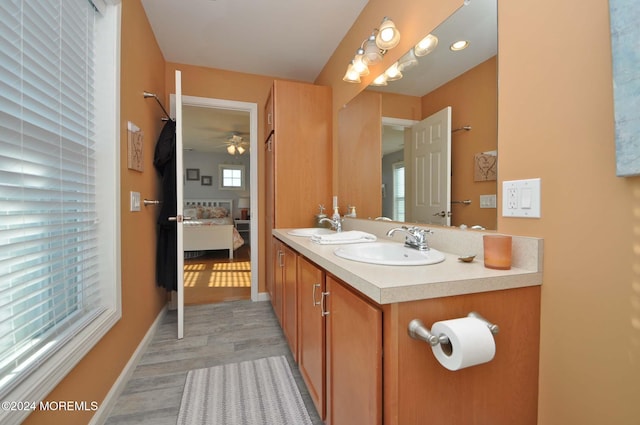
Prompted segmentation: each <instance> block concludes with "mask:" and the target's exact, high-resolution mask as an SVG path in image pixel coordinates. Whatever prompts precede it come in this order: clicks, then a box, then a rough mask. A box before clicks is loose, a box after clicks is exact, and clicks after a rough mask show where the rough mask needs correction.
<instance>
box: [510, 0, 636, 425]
mask: <svg viewBox="0 0 640 425" xmlns="http://www.w3.org/2000/svg"><path fill="white" fill-rule="evenodd" d="M608 6H609V5H608V1H607V0H591V1H589V2H580V1H577V0H568V1H562V2H558V1H555V0H520V1H518V2H512V1H500V2H498V7H499V18H498V23H499V29H498V34H499V37H500V43H499V45H500V52H499V55H500V58H499V61H498V75H499V78H500V92H499V98H498V110H499V113H498V117H499V119H498V146H499V147H498V149H499V155H500V162H499V166H498V173H499V174H498V176H499V179H500V181H502V180H512V179H521V178H530V177H540V178H541V179H542V201H541V202H542V218H541V219H539V220H527V219H514V218H499V219H498V228H499V229H500V230H501V231H503V232H507V233H514V234H519V235H534V236H540V237H543V238H544V285H543V287H542V329H541V347H540V402H539V403H540V405H539V423H540V424H544V425H556V424H557V425H565V424H581V425H591V424H593V425H600V424H604V423H606V424H616V425H637V424H638V423H640V402H639V401H640V279H639V277H640V236H639V235H640V178H638V177H633V178H620V177H616V176H615V144H614V123H613V105H612V101H613V100H612V72H611V47H610V33H609V9H608ZM576 14H579V16H580V19H576V16H578V15H576ZM585 42H586V43H585ZM569 46H582V47H577V48H572V47H569ZM636 112H637V111H636Z"/></svg>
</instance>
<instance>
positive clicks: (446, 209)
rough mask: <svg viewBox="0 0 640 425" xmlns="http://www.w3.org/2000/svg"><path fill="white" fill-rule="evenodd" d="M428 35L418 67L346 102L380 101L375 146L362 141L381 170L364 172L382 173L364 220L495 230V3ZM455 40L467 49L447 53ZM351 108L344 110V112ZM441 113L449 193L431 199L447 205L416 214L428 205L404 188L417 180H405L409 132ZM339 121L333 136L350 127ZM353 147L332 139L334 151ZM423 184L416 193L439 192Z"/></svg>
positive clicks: (410, 160)
mask: <svg viewBox="0 0 640 425" xmlns="http://www.w3.org/2000/svg"><path fill="white" fill-rule="evenodd" d="M430 34H431V35H434V36H436V37H437V38H438V44H437V47H436V48H435V49H434V50H433V51H432V52H431V53H429V54H427V55H426V56H423V57H418V58H417V59H418V64H416V65H414V66H412V67H411V68H410V69H409V68H407V69H406V70H404V71H403V78H402V79H400V80H397V81H393V82H388V83H387V85H386V86H383V87H369V88H368V89H367V90H365V91H364V92H363V93H361V94H360V95H358V96H357V97H356V98H355V99H353V100H352V102H353V103H356V102H358V101H359V99H358V98H359V97H361V96H364V95H365V93H369V94H368V95H367V96H369V98H372V95H374V93H375V94H378V96H379V102H380V105H379V110H381V124H382V132H381V140H380V141H372V140H369V141H368V144H369V145H370V146H372V148H374V147H375V146H378V143H380V145H379V146H380V149H381V156H382V161H381V165H377V166H373V165H371V164H370V165H369V167H370V168H379V169H380V172H381V175H380V179H379V181H380V182H381V188H382V190H381V191H380V192H381V205H380V210H379V214H375V213H374V214H371V215H375V216H386V217H389V218H393V219H395V220H398V221H410V222H416V223H436V224H445V225H447V222H446V220H447V219H448V220H450V225H453V226H460V225H463V224H464V225H466V226H469V227H471V226H481V227H483V228H486V229H496V227H497V209H496V207H495V206H496V201H497V200H496V195H497V186H496V176H495V165H496V163H495V162H496V161H495V159H496V157H497V127H498V126H497V106H498V105H497V89H498V85H497V2H496V0H474V1H473V2H470V3H469V4H468V5H466V6H462V7H461V8H460V9H458V10H457V11H456V12H455V13H454V14H453V15H451V16H450V17H449V18H448V19H447V20H446V21H445V22H443V23H442V24H440V25H439V26H438V27H437V28H436V29H434V30H432V31H431V32H430ZM425 35H427V34H425ZM459 40H466V41H468V47H467V48H466V49H463V50H460V51H453V50H451V49H450V46H451V45H452V44H453V43H454V42H456V41H459ZM416 43H417V41H416ZM380 72H381V71H380ZM373 98H375V96H373ZM352 102H350V103H349V104H348V105H347V107H346V108H345V109H349V107H350V106H351V104H352ZM446 107H451V127H450V131H451V133H450V140H451V150H450V154H451V163H450V173H449V181H448V182H447V183H448V185H445V186H444V187H447V186H448V187H450V193H449V194H444V193H431V199H432V201H433V199H438V200H440V201H442V200H443V199H448V201H447V202H446V204H443V205H441V206H442V208H441V209H439V210H438V211H435V213H434V212H431V213H430V214H437V215H434V216H433V217H425V216H424V215H416V213H415V210H416V208H418V207H421V206H422V205H420V203H424V202H429V201H428V198H425V197H424V196H422V194H419V193H417V192H416V190H417V188H418V187H419V186H420V185H416V184H415V182H414V184H411V180H412V179H415V178H420V177H415V176H414V177H411V175H410V172H411V171H410V170H411V169H412V167H413V168H414V169H415V163H416V161H417V159H416V157H415V156H413V155H412V153H411V152H412V151H414V150H415V146H413V147H411V143H412V142H413V143H415V141H416V138H415V134H414V133H413V132H412V131H411V127H412V126H413V125H415V124H417V123H419V122H420V121H422V120H424V119H425V118H427V117H430V116H431V115H433V114H435V113H436V112H438V111H440V110H442V109H444V108H446ZM340 113H341V114H342V111H341V112H340ZM345 115H346V113H345ZM345 121H346V120H342V121H341V120H339V123H338V132H339V135H340V134H342V128H341V127H342V126H344V125H349V126H353V125H356V124H354V123H353V122H345ZM354 133H356V132H354V131H353V130H352V131H351V132H350V134H354ZM352 142H353V141H350V140H343V139H341V138H340V136H339V143H340V144H342V143H352ZM359 143H362V142H359ZM376 149H377V148H376ZM429 155H430V157H429V159H427V160H428V161H435V158H436V157H437V156H438V155H439V154H438V153H430V154H429ZM491 158H493V159H494V161H493V164H492V165H489V167H493V172H491V171H492V170H487V169H486V167H487V161H486V160H487V159H491ZM343 160H344V161H349V159H348V158H342V157H339V158H338V161H339V162H340V161H343ZM351 166H353V164H351ZM364 166H365V164H363V167H364ZM339 167H340V165H339ZM440 171H442V170H440ZM352 175H353V174H352ZM403 177H404V181H405V182H406V183H409V184H408V185H407V184H405V186H404V187H402V186H401V185H400V183H399V181H400V179H401V178H403ZM423 179H424V181H422V189H423V190H427V192H428V191H431V192H437V191H439V190H442V189H440V188H439V187H442V186H438V185H436V184H435V183H434V181H431V180H429V179H428V178H427V177H423ZM349 183H350V184H353V185H361V187H366V186H367V185H369V184H371V183H370V182H367V181H351V182H349ZM342 184H344V182H343V183H342ZM419 195H420V196H419ZM447 195H448V196H447ZM481 204H482V205H481ZM403 205H404V207H403ZM442 215H444V217H442Z"/></svg>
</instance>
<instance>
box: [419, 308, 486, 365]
mask: <svg viewBox="0 0 640 425" xmlns="http://www.w3.org/2000/svg"><path fill="white" fill-rule="evenodd" d="M431 333H432V334H434V335H438V336H440V335H441V334H444V335H446V336H447V337H448V338H449V343H448V344H438V345H436V346H435V347H432V350H433V355H434V356H435V357H436V359H437V360H438V361H439V362H440V364H441V365H442V366H444V367H446V368H447V369H449V370H459V369H463V368H465V367H469V366H475V365H478V364H481V363H486V362H488V361H491V359H493V356H494V355H495V354H496V344H495V341H494V339H493V334H492V333H491V331H490V330H489V327H488V326H487V325H486V323H484V322H483V321H481V320H479V319H476V318H475V317H462V318H459V319H452V320H443V321H440V322H436V323H434V324H433V326H432V327H431Z"/></svg>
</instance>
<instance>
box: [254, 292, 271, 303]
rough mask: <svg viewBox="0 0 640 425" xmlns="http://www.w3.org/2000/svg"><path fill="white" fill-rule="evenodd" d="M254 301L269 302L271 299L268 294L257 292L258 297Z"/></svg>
mask: <svg viewBox="0 0 640 425" xmlns="http://www.w3.org/2000/svg"><path fill="white" fill-rule="evenodd" d="M254 301H271V297H270V296H269V293H268V292H259V293H258V297H257V298H256V299H255V300H254Z"/></svg>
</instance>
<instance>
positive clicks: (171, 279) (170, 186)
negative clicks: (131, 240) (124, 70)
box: [153, 120, 178, 291]
mask: <svg viewBox="0 0 640 425" xmlns="http://www.w3.org/2000/svg"><path fill="white" fill-rule="evenodd" d="M153 165H154V167H155V168H156V170H158V172H159V173H160V176H161V177H162V204H161V208H160V215H159V216H158V244H157V247H156V283H157V285H158V286H160V287H163V288H165V289H166V290H167V291H176V290H177V289H178V285H177V282H178V270H177V263H178V258H177V249H178V227H177V226H178V224H177V223H176V222H175V221H169V217H175V216H176V214H177V211H176V205H177V194H176V123H175V121H172V120H169V121H167V123H166V124H165V125H164V127H163V128H162V132H161V133H160V137H159V138H158V142H157V143H156V149H155V155H154V158H153Z"/></svg>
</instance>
